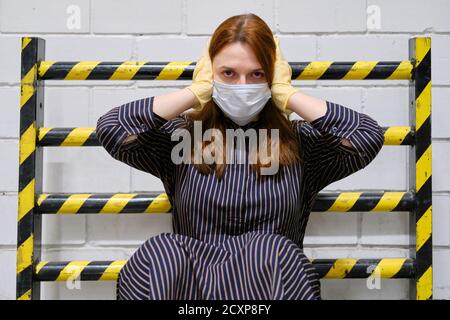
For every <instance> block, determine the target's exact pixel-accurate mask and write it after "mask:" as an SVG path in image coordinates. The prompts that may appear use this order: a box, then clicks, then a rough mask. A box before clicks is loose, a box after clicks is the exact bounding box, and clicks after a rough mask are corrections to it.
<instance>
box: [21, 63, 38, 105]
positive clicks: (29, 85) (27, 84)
mask: <svg viewBox="0 0 450 320" xmlns="http://www.w3.org/2000/svg"><path fill="white" fill-rule="evenodd" d="M36 69H37V68H36V65H34V66H33V67H32V68H31V69H30V70H29V71H28V72H27V74H26V75H25V77H23V78H22V80H21V81H20V108H21V109H22V107H23V106H24V105H25V103H27V101H28V100H30V98H31V97H32V96H33V94H34V92H35V91H36V88H35V83H34V81H35V80H36Z"/></svg>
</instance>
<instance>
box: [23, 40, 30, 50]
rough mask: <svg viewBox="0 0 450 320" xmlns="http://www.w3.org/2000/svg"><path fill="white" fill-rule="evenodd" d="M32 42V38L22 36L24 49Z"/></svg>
mask: <svg viewBox="0 0 450 320" xmlns="http://www.w3.org/2000/svg"><path fill="white" fill-rule="evenodd" d="M30 42H31V38H29V37H23V38H22V50H23V49H25V48H26V47H27V46H28V45H29V44H30Z"/></svg>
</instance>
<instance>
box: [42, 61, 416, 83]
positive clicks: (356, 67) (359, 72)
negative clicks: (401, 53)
mask: <svg viewBox="0 0 450 320" xmlns="http://www.w3.org/2000/svg"><path fill="white" fill-rule="evenodd" d="M195 65H196V62H195V61H194V62H192V61H181V62H180V61H171V62H149V61H142V62H133V61H123V62H102V61H41V63H40V64H39V77H40V78H41V79H42V80H192V75H193V72H194V69H195ZM289 65H290V66H291V68H292V79H293V80H368V79H376V80H410V79H411V72H412V70H413V65H412V64H411V61H355V62H336V61H312V62H289Z"/></svg>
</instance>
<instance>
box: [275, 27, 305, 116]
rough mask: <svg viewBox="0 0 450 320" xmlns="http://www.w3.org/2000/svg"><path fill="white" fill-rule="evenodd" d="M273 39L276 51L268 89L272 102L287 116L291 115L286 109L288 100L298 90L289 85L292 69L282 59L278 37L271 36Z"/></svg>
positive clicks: (290, 111)
mask: <svg viewBox="0 0 450 320" xmlns="http://www.w3.org/2000/svg"><path fill="white" fill-rule="evenodd" d="M273 38H274V40H275V44H276V46H277V50H276V58H275V69H274V74H273V80H272V86H271V88H270V90H271V92H272V100H273V101H274V103H275V105H276V106H277V108H278V109H280V110H281V111H283V112H285V113H286V114H287V115H289V114H291V113H292V110H290V109H287V103H288V100H289V98H290V97H291V95H293V94H294V93H296V92H297V91H299V89H296V88H294V87H293V86H292V85H291V78H292V68H291V66H290V65H289V63H288V62H287V61H286V60H285V59H284V58H283V55H282V53H281V50H280V45H279V40H278V37H277V36H273Z"/></svg>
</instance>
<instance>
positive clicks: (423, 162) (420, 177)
mask: <svg viewBox="0 0 450 320" xmlns="http://www.w3.org/2000/svg"><path fill="white" fill-rule="evenodd" d="M430 178H431V144H430V145H429V146H428V148H427V150H425V152H424V153H423V154H422V156H421V157H420V159H419V160H417V162H416V190H417V191H419V190H420V189H421V188H422V186H423V185H424V184H425V182H427V180H428V179H430Z"/></svg>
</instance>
